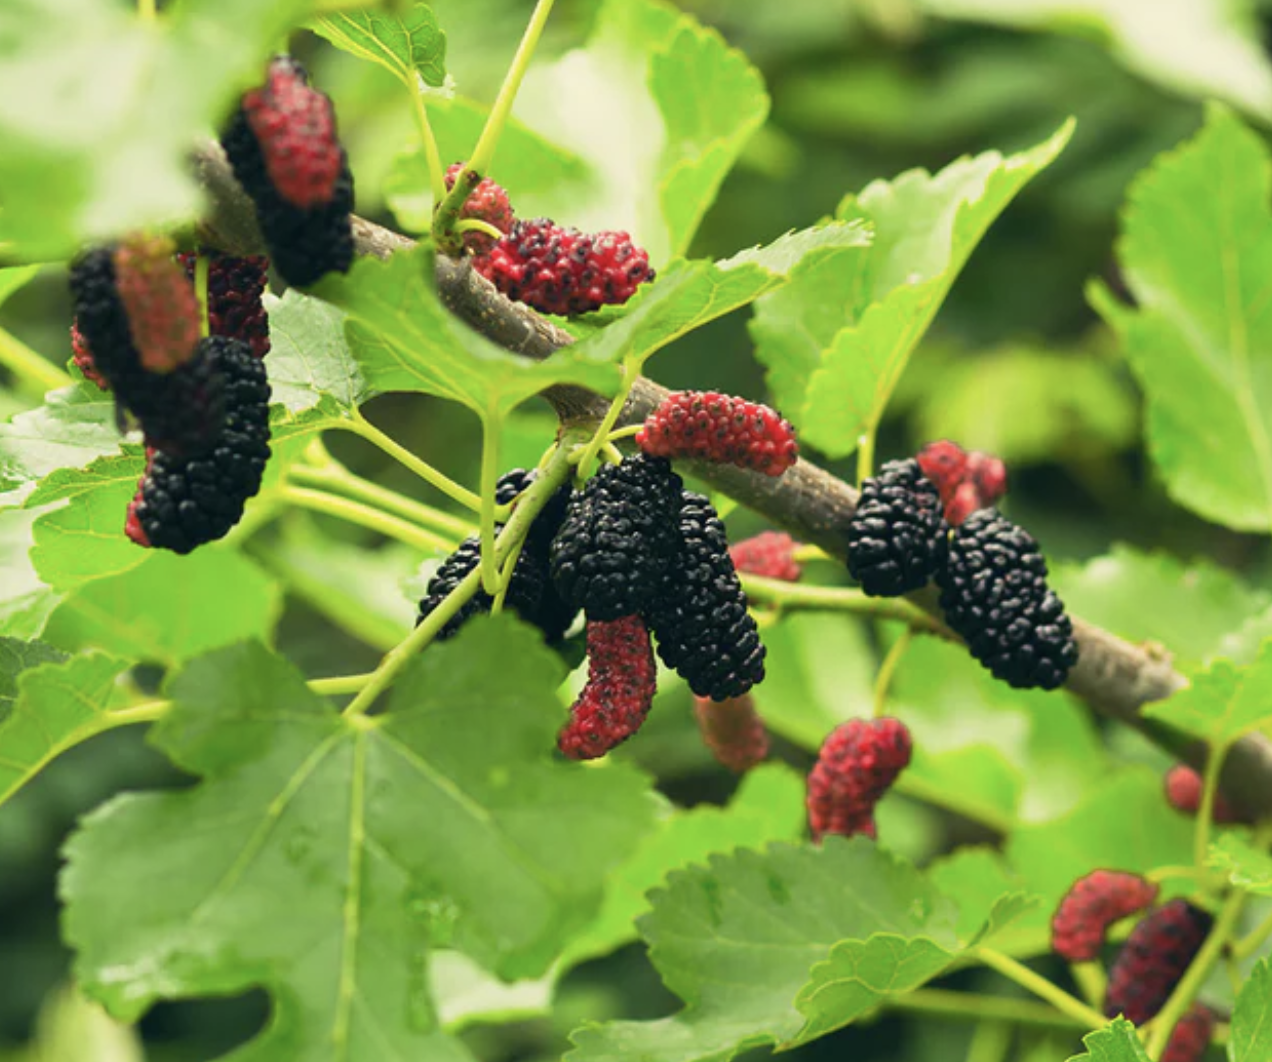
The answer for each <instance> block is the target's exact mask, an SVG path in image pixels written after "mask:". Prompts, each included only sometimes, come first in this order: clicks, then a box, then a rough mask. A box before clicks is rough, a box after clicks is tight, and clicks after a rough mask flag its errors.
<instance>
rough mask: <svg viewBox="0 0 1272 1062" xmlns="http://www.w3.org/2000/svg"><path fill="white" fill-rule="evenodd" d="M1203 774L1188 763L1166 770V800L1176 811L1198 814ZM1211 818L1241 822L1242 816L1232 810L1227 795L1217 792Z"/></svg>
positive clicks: (1226, 821) (1223, 822) (1224, 821)
mask: <svg viewBox="0 0 1272 1062" xmlns="http://www.w3.org/2000/svg"><path fill="white" fill-rule="evenodd" d="M1202 784H1203V783H1202V780H1201V775H1199V774H1198V773H1197V772H1196V771H1194V770H1193V769H1192V768H1191V767H1189V766H1188V764H1186V763H1177V764H1175V766H1174V767H1172V768H1171V769H1170V770H1169V771H1167V772H1166V778H1165V789H1166V802H1167V803H1168V804H1170V806H1171V807H1172V808H1174V809H1175V810H1176V811H1182V812H1183V813H1184V814H1185V815H1196V814H1197V812H1198V811H1199V810H1200V809H1201V790H1202ZM1211 819H1212V820H1213V821H1214V822H1217V823H1220V824H1226V823H1232V822H1240V821H1241V820H1240V816H1238V815H1237V813H1236V812H1235V811H1233V810H1232V805H1231V804H1229V803H1228V799H1227V797H1225V796H1224V795H1223V794H1222V793H1220V792H1218V791H1216V792H1215V802H1214V808H1213V814H1212V815H1211Z"/></svg>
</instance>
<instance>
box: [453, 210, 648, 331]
mask: <svg viewBox="0 0 1272 1062" xmlns="http://www.w3.org/2000/svg"><path fill="white" fill-rule="evenodd" d="M473 268H474V269H476V270H477V272H479V273H480V274H481V275H482V276H484V277H485V278H486V279H487V280H489V281H490V282H491V283H492V284H494V286H495V287H496V288H497V289H498V290H499V291H500V292H501V293H502V294H503V295H506V296H507V297H508V298H510V299H516V300H517V301H518V302H524V303H525V304H526V305H527V306H532V307H533V308H534V309H536V310H539V311H540V312H541V313H555V314H560V315H561V316H566V317H568V316H573V315H575V314H581V313H589V312H591V311H592V310H599V309H600V308H601V307H602V306H605V305H611V304H612V305H621V304H622V303H625V302H626V301H627V300H628V299H630V298H631V297H632V293H633V292H634V291H635V290H636V288H637V287H638V286H639V285H640V284H642V283H644V282H645V281H647V280H653V279H654V271H653V270H652V269H651V268H650V267H649V255H648V254H647V253H646V252H645V251H643V250H641V248H639V247H637V246H636V245H635V244H634V243H632V238H631V237H630V236H629V235H628V234H627V233H625V232H598V233H584V232H579V231H578V229H566V228H562V227H561V226H560V225H557V224H555V223H554V222H552V221H549V220H548V219H547V218H535V219H534V220H532V221H518V222H516V223H515V224H514V225H513V226H512V231H510V232H509V233H508V235H506V236H505V237H504V238H503V239H502V240H499V241H498V242H497V243H496V244H495V246H494V247H493V248H492V249H491V251H490V253H489V254H487V255H483V256H482V257H480V258H477V259H475V260H474V262H473Z"/></svg>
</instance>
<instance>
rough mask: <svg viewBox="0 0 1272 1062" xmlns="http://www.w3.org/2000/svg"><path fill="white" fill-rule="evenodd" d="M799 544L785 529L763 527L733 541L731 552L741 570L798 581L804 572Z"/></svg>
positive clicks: (769, 577)
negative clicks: (796, 552)
mask: <svg viewBox="0 0 1272 1062" xmlns="http://www.w3.org/2000/svg"><path fill="white" fill-rule="evenodd" d="M796 545H797V543H796V541H795V540H794V539H793V538H791V536H790V535H788V534H787V533H786V532H785V531H761V532H760V533H759V534H758V535H752V536H751V537H750V538H744V539H743V540H742V541H741V542H735V543H734V544H733V545H731V546H730V547H729V556H730V557H731V558H732V559H733V567H735V568H736V569H737V570H738V571H739V572H744V573H746V574H747V575H759V576H762V577H763V578H765V579H779V580H781V581H782V582H784V583H795V582H799V578H800V576H801V575H803V574H804V569H803V568H801V567H800V565H799V562H798V561H797V560H796V559H795V547H796Z"/></svg>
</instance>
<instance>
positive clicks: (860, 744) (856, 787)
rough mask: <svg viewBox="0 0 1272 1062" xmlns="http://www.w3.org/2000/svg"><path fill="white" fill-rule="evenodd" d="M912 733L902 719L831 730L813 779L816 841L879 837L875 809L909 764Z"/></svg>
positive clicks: (811, 816) (811, 817)
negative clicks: (830, 835)
mask: <svg viewBox="0 0 1272 1062" xmlns="http://www.w3.org/2000/svg"><path fill="white" fill-rule="evenodd" d="M911 750H912V745H911V742H910V731H909V730H907V729H906V726H905V724H904V723H902V722H901V721H900V720H899V719H892V718H887V717H885V718H883V719H849V720H848V721H847V722H846V723H841V724H840V725H839V726H838V727H836V728H835V729H834V730H832V731H831V733H830V736H829V737H827V738H826V740H825V742H824V743H823V744H822V747H821V752H820V753H819V754H818V757H817V763H816V764H814V766H813V769H812V771H811V772H809V775H808V796H807V800H806V803H807V807H808V824H809V827H810V828H811V830H812V833H813V840H815V841H820V840H821V839H822V838H823V837H824V836H826V834H828V833H837V834H842V835H843V836H845V837H851V836H852V835H853V834H857V833H864V834H865V835H866V836H867V837H874V836H875V824H874V808H875V805H876V804H877V803H878V802H879V800H880V798H881V797H882V796H883V794H884V793H886V792H887V791H888V790H889V789H890V788H891V787H892V783H893V782H895V781H896V778H897V775H898V774H900V773H901V771H902V770H903V769H904V768H905V766H906V765H907V764H908V763H909V762H910V753H911Z"/></svg>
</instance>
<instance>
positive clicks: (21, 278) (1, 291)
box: [0, 265, 40, 304]
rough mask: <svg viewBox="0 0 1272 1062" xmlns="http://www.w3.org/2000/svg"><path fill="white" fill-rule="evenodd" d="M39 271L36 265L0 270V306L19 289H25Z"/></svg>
mask: <svg viewBox="0 0 1272 1062" xmlns="http://www.w3.org/2000/svg"><path fill="white" fill-rule="evenodd" d="M39 271H40V267H39V266H38V265H29V266H10V267H9V268H7V269H0V304H3V303H4V302H5V300H7V299H8V298H9V296H10V295H12V294H13V293H14V292H15V291H17V290H18V289H19V288H23V287H26V285H27V284H29V283H30V282H31V281H32V280H34V279H35V275H36V274H37V273H38V272H39Z"/></svg>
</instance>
